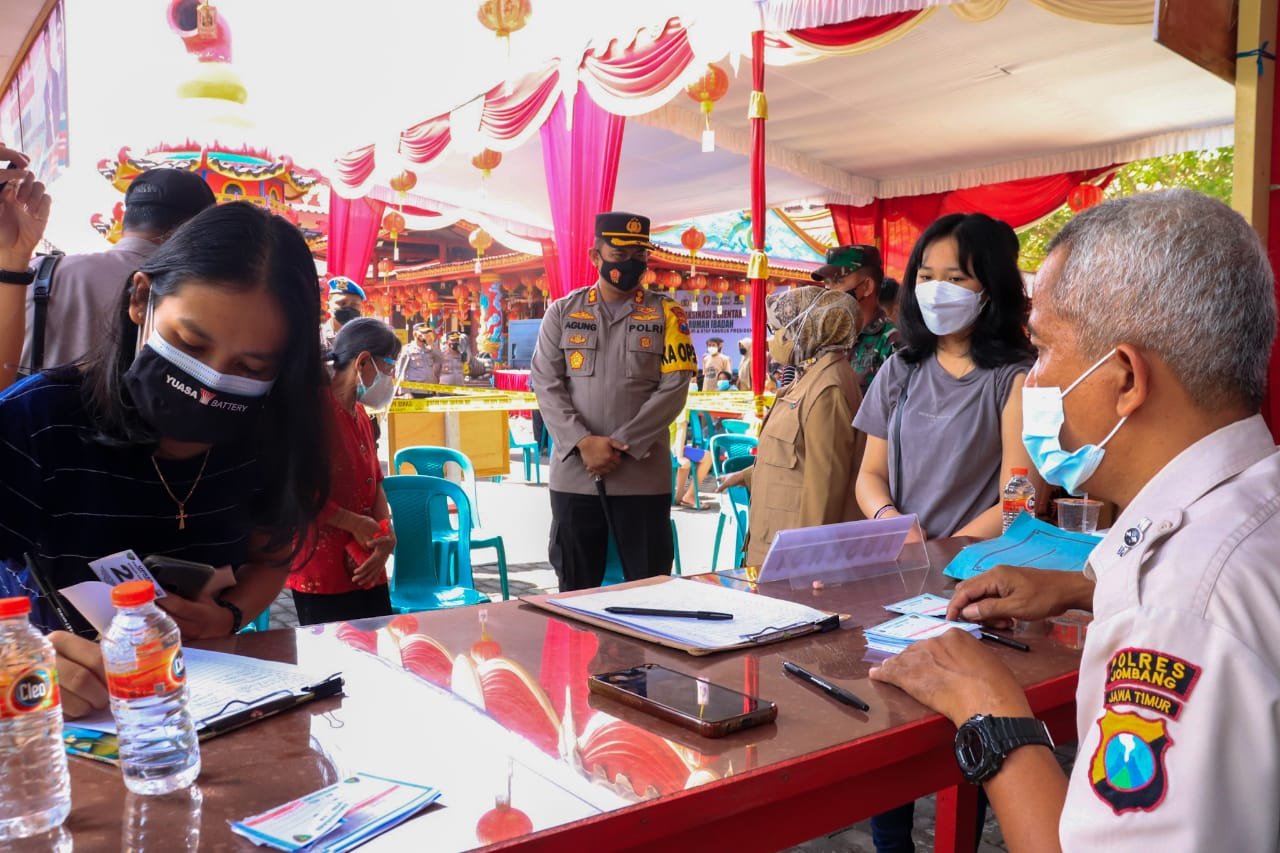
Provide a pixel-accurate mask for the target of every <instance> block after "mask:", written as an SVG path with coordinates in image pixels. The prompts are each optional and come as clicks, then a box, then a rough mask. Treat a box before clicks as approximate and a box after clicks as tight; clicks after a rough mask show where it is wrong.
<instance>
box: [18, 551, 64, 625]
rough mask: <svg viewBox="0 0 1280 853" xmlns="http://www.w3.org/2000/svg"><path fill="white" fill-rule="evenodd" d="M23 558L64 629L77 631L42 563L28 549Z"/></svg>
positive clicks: (28, 570)
mask: <svg viewBox="0 0 1280 853" xmlns="http://www.w3.org/2000/svg"><path fill="white" fill-rule="evenodd" d="M22 560H23V562H25V563H26V564H27V572H28V573H29V574H30V575H31V579H32V580H33V581H35V582H36V586H38V587H40V594H41V595H43V596H44V597H45V599H46V600H47V601H48V602H49V607H50V609H52V610H53V615H54V616H57V617H58V621H59V622H61V623H62V627H63V629H64V630H66V631H68V632H69V633H72V634H74V633H76V629H75V628H73V627H72V626H71V619H70V617H68V616H67V611H65V610H63V609H62V602H61V601H59V600H58V593H57V592H55V591H54V589H53V587H52V586H51V585H50V584H49V581H48V580H46V579H45V576H44V571H43V570H42V568H41V566H40V564H39V563H38V562H36V558H35V557H34V556H32V554H31V552H30V551H28V552H26V553H24V554H23V555H22Z"/></svg>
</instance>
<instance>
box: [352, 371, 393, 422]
mask: <svg viewBox="0 0 1280 853" xmlns="http://www.w3.org/2000/svg"><path fill="white" fill-rule="evenodd" d="M374 373H376V374H377V375H376V376H375V377H374V380H373V384H372V385H365V384H364V380H363V379H361V378H360V374H359V372H358V371H357V373H356V401H357V402H359V403H360V404H361V405H362V406H364V407H365V408H366V409H368V410H369V411H371V412H380V411H382V410H383V409H385V408H386V407H387V406H388V405H389V404H390V403H391V398H392V397H394V396H395V393H396V378H395V376H393V375H391V374H389V373H383V372H382V371H381V370H378V368H377V365H375V366H374Z"/></svg>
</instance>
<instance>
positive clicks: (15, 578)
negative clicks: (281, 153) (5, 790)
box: [0, 203, 328, 715]
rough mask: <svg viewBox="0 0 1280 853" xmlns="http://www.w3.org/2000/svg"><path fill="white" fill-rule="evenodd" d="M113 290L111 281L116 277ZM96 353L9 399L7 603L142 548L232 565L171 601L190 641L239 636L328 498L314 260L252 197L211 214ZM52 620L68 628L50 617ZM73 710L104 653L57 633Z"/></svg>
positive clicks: (161, 258)
mask: <svg viewBox="0 0 1280 853" xmlns="http://www.w3.org/2000/svg"><path fill="white" fill-rule="evenodd" d="M103 286H111V283H110V282H104V283H103ZM118 308H119V310H118V312H117V313H116V315H115V316H114V317H112V318H111V325H110V333H109V335H108V337H107V338H106V339H105V340H104V341H103V342H102V344H101V346H100V347H99V348H98V349H97V351H96V352H94V353H93V354H91V355H90V356H89V357H87V358H86V359H84V360H83V361H81V362H79V363H77V364H74V365H66V366H62V367H59V368H56V369H54V370H50V371H46V372H45V373H41V374H38V375H36V376H33V377H31V378H29V379H27V380H25V381H23V382H21V383H19V384H18V385H15V386H13V387H12V388H10V389H9V390H8V391H7V392H6V393H5V394H4V395H3V396H2V397H0V563H3V566H4V569H5V570H3V571H0V595H14V594H22V593H24V592H25V593H28V594H30V592H31V590H32V589H33V588H34V587H35V584H34V583H33V578H32V577H31V576H30V572H29V571H28V570H27V569H26V568H25V567H24V555H31V556H32V557H34V558H35V560H36V561H37V563H38V564H40V565H42V566H43V567H44V568H45V569H46V572H45V574H46V575H47V576H48V577H47V579H48V580H49V581H50V582H51V583H52V585H53V586H55V587H63V586H66V585H68V584H73V583H76V582H78V581H81V580H88V579H92V578H93V577H94V576H93V575H92V573H91V572H90V570H89V567H88V562H89V561H91V560H96V559H98V558H100V557H105V556H108V555H110V554H113V553H116V552H119V551H122V550H126V549H127V550H132V551H134V552H135V553H137V554H139V555H140V556H143V557H145V556H148V555H153V554H159V555H164V556H170V557H178V558H183V559H189V560H195V561H198V562H202V563H208V564H210V565H214V566H230V567H231V568H232V569H233V570H234V571H235V574H236V583H235V585H234V586H232V587H230V588H229V589H226V590H223V591H222V592H221V593H219V594H218V595H217V596H216V597H212V596H203V597H201V598H199V599H198V600H194V601H189V600H185V599H182V598H179V597H178V596H176V595H169V596H167V597H165V598H164V599H161V601H160V602H159V604H160V606H161V607H163V608H165V609H166V610H168V611H169V613H170V615H171V616H173V617H174V619H175V620H176V621H177V623H178V625H179V627H180V628H181V629H182V633H183V636H184V637H187V638H201V637H213V636H220V635H226V634H229V633H232V632H234V631H235V630H237V629H238V628H239V627H240V624H241V623H242V622H243V621H244V620H245V619H246V618H249V619H251V618H253V617H255V616H256V615H257V614H258V613H260V612H261V611H262V610H264V609H265V608H267V607H268V606H269V605H270V603H271V602H272V601H273V600H274V599H275V597H276V596H277V595H278V594H279V592H280V589H281V587H282V586H283V583H284V579H285V575H286V573H287V571H288V566H289V562H290V560H291V558H292V557H293V556H294V554H293V545H292V543H293V542H294V541H295V539H297V538H299V536H298V534H299V533H300V532H301V531H304V530H306V528H307V527H308V525H309V524H310V523H311V521H312V519H313V518H314V517H315V515H316V514H317V512H318V511H319V509H320V508H321V507H322V506H323V504H324V501H325V500H326V497H327V487H328V477H327V467H326V459H325V451H324V448H325V435H324V433H323V429H322V427H318V425H322V424H323V423H324V418H323V410H322V408H321V403H320V390H321V388H322V387H323V383H324V374H323V369H322V366H321V362H320V350H319V344H318V342H317V341H316V337H315V329H316V327H317V325H318V324H319V322H320V318H319V300H318V298H317V291H316V280H315V266H314V263H313V261H312V258H311V253H310V251H309V250H308V249H307V245H306V242H305V241H304V240H303V238H302V235H301V233H300V232H299V231H298V230H297V228H295V227H294V226H293V225H291V224H290V223H288V222H287V221H285V220H284V219H281V218H280V217H277V216H273V215H271V214H268V213H266V212H264V211H262V210H260V209H258V208H256V207H254V206H252V205H250V204H247V203H233V204H226V205H222V206H219V207H215V208H210V209H208V210H205V211H204V212H203V213H201V214H199V215H197V216H196V217H195V218H193V219H191V220H190V221H189V222H187V223H186V224H185V225H183V226H182V227H181V228H179V229H178V230H177V231H175V232H174V233H173V235H172V236H171V237H170V238H169V239H168V240H167V241H166V242H165V244H164V245H163V246H161V248H160V249H159V250H158V251H157V252H156V253H155V254H154V255H153V256H152V257H151V258H150V259H149V260H148V261H147V262H146V263H145V265H144V266H143V267H142V268H141V269H140V270H138V271H137V272H136V273H134V275H133V276H131V278H130V280H129V282H128V284H127V286H126V287H123V288H122V290H121V293H120V300H119V304H118ZM44 622H45V625H46V627H56V624H54V623H52V622H51V620H50V619H49V614H48V612H47V609H46V610H45V619H44ZM53 638H54V643H55V647H56V648H57V649H58V651H59V655H60V661H59V670H60V673H61V675H62V677H63V684H64V688H66V689H65V690H64V692H65V693H66V694H68V695H65V696H64V706H65V707H66V709H67V712H68V713H69V714H71V715H74V714H75V713H76V712H83V711H84V710H86V709H87V708H88V707H93V706H99V707H100V706H102V705H104V704H105V701H106V694H105V690H103V689H101V683H100V679H99V678H98V677H97V676H99V675H100V674H101V669H100V658H99V656H98V653H97V648H96V646H93V645H92V644H89V643H88V642H87V641H83V640H80V638H78V637H74V636H72V635H70V634H65V633H61V632H59V633H56V634H55V635H54V637H53Z"/></svg>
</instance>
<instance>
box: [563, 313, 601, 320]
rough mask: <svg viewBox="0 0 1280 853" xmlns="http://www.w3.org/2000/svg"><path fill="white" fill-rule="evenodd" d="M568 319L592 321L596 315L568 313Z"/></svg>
mask: <svg viewBox="0 0 1280 853" xmlns="http://www.w3.org/2000/svg"><path fill="white" fill-rule="evenodd" d="M569 318H570V319H572V320H594V319H595V318H596V315H595V314H592V313H591V312H590V311H572V312H570V313H569Z"/></svg>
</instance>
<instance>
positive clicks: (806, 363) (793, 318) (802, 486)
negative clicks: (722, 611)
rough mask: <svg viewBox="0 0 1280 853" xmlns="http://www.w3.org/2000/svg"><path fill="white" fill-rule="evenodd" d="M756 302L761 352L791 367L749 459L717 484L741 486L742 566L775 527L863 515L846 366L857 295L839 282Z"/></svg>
mask: <svg viewBox="0 0 1280 853" xmlns="http://www.w3.org/2000/svg"><path fill="white" fill-rule="evenodd" d="M765 308H766V312H767V314H766V317H767V321H768V325H769V331H770V337H769V355H770V356H771V357H772V358H773V360H774V361H776V362H778V363H780V364H789V365H792V366H794V367H795V369H796V374H797V375H796V379H795V381H793V382H792V383H791V384H789V385H787V386H785V387H783V388H782V389H781V390H779V391H778V396H777V399H776V401H775V402H774V404H773V408H772V409H771V410H770V412H769V414H768V416H766V417H765V420H764V425H763V426H762V427H761V430H760V447H759V450H758V451H757V454H756V464H755V465H753V466H752V467H751V468H748V469H747V470H745V471H743V472H741V473H740V474H733V475H731V476H729V477H727V478H725V480H724V482H723V484H722V485H721V487H720V490H721V491H723V490H724V489H727V488H728V487H729V486H733V485H746V486H747V488H748V489H750V491H751V512H750V526H749V529H748V532H747V545H746V549H747V565H749V566H759V565H760V564H761V563H763V562H764V557H765V554H767V553H768V552H769V545H770V543H772V542H773V537H774V535H775V534H777V532H778V531H779V530H790V529H792V528H796V527H813V526H816V525H819V524H833V523H836V522H840V521H857V520H859V519H861V518H863V514H862V512H861V510H859V509H858V503H857V501H856V500H855V498H854V494H853V485H854V481H855V475H856V474H857V472H858V466H859V464H860V463H861V461H862V449H863V446H864V444H865V436H863V435H862V433H859V432H856V431H855V430H854V429H853V416H854V415H855V414H856V413H857V411H858V405H859V404H860V403H861V402H862V394H861V392H860V391H859V390H858V377H857V375H856V374H855V373H854V372H853V368H852V367H850V366H849V348H850V347H852V346H853V343H854V341H855V340H856V338H857V335H858V326H859V318H860V316H861V314H860V310H859V308H858V303H857V302H855V301H854V300H853V298H852V297H850V296H849V295H848V294H845V293H841V292H839V291H834V290H826V289H824V288H821V287H799V288H793V289H791V290H788V291H785V292H782V293H777V294H774V295H773V296H771V297H769V299H768V301H767V302H766V303H765Z"/></svg>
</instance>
